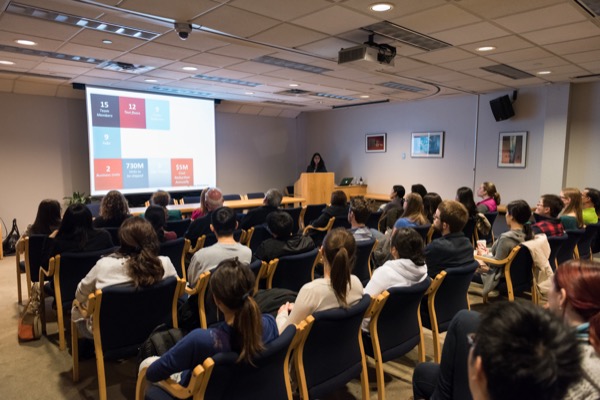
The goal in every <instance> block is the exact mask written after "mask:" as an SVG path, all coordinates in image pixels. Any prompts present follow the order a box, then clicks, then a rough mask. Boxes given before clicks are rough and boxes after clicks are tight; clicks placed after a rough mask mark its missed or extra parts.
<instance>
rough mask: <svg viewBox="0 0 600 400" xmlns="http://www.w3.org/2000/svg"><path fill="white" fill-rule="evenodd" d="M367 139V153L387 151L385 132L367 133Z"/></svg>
mask: <svg viewBox="0 0 600 400" xmlns="http://www.w3.org/2000/svg"><path fill="white" fill-rule="evenodd" d="M365 140H366V142H365V151H366V152H367V153H385V151H386V149H387V143H386V134H385V133H368V134H366V135H365Z"/></svg>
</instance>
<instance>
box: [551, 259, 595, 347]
mask: <svg viewBox="0 0 600 400" xmlns="http://www.w3.org/2000/svg"><path fill="white" fill-rule="evenodd" d="M554 288H555V290H557V291H560V290H561V289H565V292H566V294H567V302H568V304H570V305H571V307H572V309H573V311H574V312H575V313H577V314H578V315H579V316H580V317H582V318H583V319H584V320H585V321H587V322H589V323H590V344H591V345H592V346H593V347H594V349H595V350H596V353H598V354H600V263H599V262H597V261H592V260H569V261H567V262H564V263H562V264H561V265H559V266H558V268H556V272H555V273H554Z"/></svg>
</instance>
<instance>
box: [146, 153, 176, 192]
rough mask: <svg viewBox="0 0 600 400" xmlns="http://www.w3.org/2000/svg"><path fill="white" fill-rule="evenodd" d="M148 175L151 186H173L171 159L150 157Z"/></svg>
mask: <svg viewBox="0 0 600 400" xmlns="http://www.w3.org/2000/svg"><path fill="white" fill-rule="evenodd" d="M148 176H149V177H150V178H149V182H150V185H149V186H150V187H152V188H165V187H170V186H171V159H170V158H149V159H148Z"/></svg>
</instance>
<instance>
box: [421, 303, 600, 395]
mask: <svg viewBox="0 0 600 400" xmlns="http://www.w3.org/2000/svg"><path fill="white" fill-rule="evenodd" d="M473 332H475V333H473ZM580 358H581V357H580V354H579V352H578V351H577V339H576V337H575V335H574V332H573V331H572V330H570V329H569V328H568V327H567V326H566V325H565V324H563V323H562V322H561V321H560V320H559V319H558V318H557V317H555V316H553V315H552V314H551V313H549V312H548V311H547V310H543V309H542V308H540V307H537V306H536V305H534V304H532V303H529V302H499V303H493V304H491V305H490V306H489V307H488V308H487V309H486V310H485V312H484V314H483V316H481V318H480V316H479V313H476V312H473V311H466V310H463V311H461V312H459V313H458V314H457V315H456V316H455V318H454V319H453V320H452V323H451V324H450V328H449V329H448V333H447V335H446V340H445V341H444V348H443V352H442V361H441V363H440V364H439V365H437V364H434V363H421V364H419V365H418V366H417V367H416V368H415V372H414V375H413V390H414V398H415V400H418V399H436V400H451V399H469V398H472V399H474V400H504V399H552V400H559V399H564V398H569V399H572V398H583V397H569V395H570V392H571V391H572V389H570V388H573V387H575V386H573V384H576V382H577V381H578V380H579V379H580V377H581V374H582V371H581V365H580ZM567 390H570V392H569V393H567ZM469 395H470V396H472V397H470V396H469ZM565 396H567V397H565ZM587 398H596V397H587Z"/></svg>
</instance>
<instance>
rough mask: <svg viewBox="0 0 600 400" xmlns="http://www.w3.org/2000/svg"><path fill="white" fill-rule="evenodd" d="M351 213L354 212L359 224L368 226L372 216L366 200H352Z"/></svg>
mask: <svg viewBox="0 0 600 400" xmlns="http://www.w3.org/2000/svg"><path fill="white" fill-rule="evenodd" d="M350 211H352V214H354V219H355V220H356V222H358V223H359V224H366V223H367V220H368V219H369V217H370V216H371V210H369V202H368V201H367V200H365V198H364V197H363V196H356V197H352V198H350Z"/></svg>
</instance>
